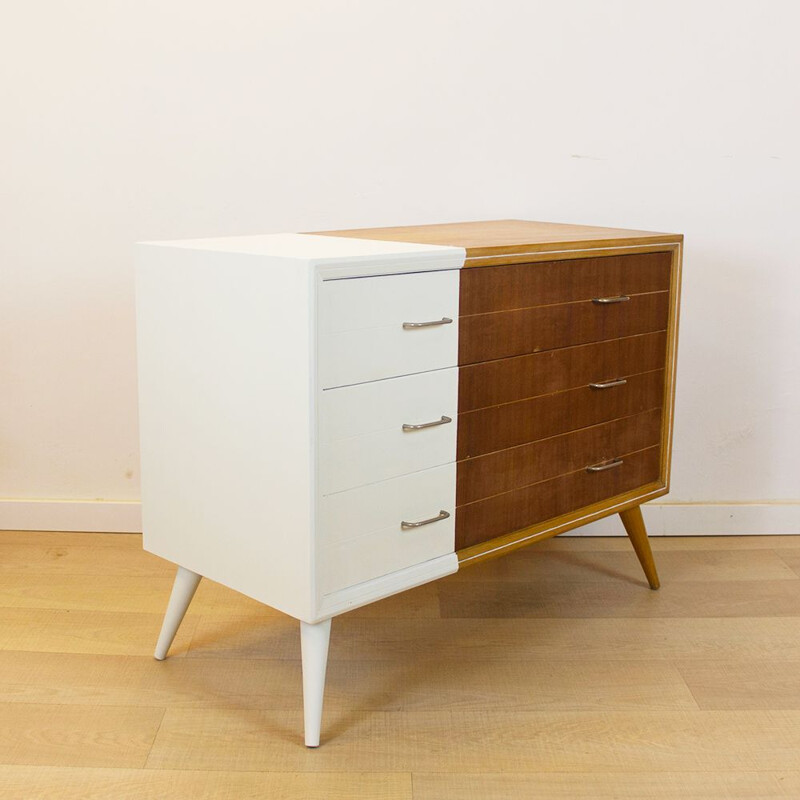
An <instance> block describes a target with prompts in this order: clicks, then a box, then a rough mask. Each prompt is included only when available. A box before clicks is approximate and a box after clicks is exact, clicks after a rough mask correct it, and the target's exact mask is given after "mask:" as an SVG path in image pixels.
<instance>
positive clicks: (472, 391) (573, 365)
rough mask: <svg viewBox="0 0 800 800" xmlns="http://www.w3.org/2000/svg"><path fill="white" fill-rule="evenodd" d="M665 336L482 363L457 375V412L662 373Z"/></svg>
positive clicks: (631, 338)
mask: <svg viewBox="0 0 800 800" xmlns="http://www.w3.org/2000/svg"><path fill="white" fill-rule="evenodd" d="M666 355H667V336H666V332H664V331H660V332H657V333H645V334H641V335H639V336H629V337H626V338H624V339H611V340H609V341H604V342H597V343H595V344H586V345H580V346H578V347H565V348H562V349H559V350H548V351H546V352H543V353H533V354H531V355H526V356H516V357H515V358H503V359H499V360H497V361H484V362H483V363H480V364H471V365H468V366H464V367H461V368H460V369H459V371H458V410H459V412H465V411H475V410H476V409H479V408H486V407H487V406H494V405H500V404H502V403H511V402H514V401H515V400H524V399H526V398H528V397H537V396H539V395H542V394H551V393H553V392H558V391H563V390H564V389H574V388H577V387H579V386H587V385H588V384H590V383H597V382H600V381H604V380H608V379H609V378H611V377H614V378H625V377H628V376H630V375H635V374H638V373H641V372H650V371H651V370H655V369H663V368H664V364H665V360H666Z"/></svg>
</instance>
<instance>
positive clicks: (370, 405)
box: [319, 368, 458, 494]
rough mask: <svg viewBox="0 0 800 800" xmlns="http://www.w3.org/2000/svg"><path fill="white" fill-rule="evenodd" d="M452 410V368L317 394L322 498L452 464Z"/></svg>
mask: <svg viewBox="0 0 800 800" xmlns="http://www.w3.org/2000/svg"><path fill="white" fill-rule="evenodd" d="M457 405H458V370H457V369H456V368H452V369H443V370H435V371H433V372H423V373H420V374H419V375H407V376H405V377H403V378H392V379H390V380H385V381H375V382H372V383H362V384H359V385H357V386H346V387H342V388H339V389H330V390H329V391H326V392H322V396H321V398H320V427H319V432H320V433H319V435H320V451H319V453H320V455H319V459H320V466H319V476H320V486H321V489H322V493H323V494H331V493H333V492H341V491H344V490H346V489H352V488H354V487H356V486H361V485H363V484H366V483H375V482H376V481H383V480H387V479H389V478H393V477H396V476H398V475H404V474H406V473H409V472H418V471H419V470H423V469H428V468H429V467H434V466H437V465H439V464H446V463H448V462H452V461H455V456H456V428H457V421H458V414H457V410H456V409H457ZM447 420H449V422H448V421H447ZM404 425H426V426H428V427H422V428H418V429H404V428H403V426H404Z"/></svg>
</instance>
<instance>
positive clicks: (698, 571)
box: [447, 540, 800, 585]
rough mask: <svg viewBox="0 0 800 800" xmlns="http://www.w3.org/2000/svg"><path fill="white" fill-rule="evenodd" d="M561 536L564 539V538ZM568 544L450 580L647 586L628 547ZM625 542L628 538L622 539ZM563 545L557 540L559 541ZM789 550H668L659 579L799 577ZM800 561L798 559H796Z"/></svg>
mask: <svg viewBox="0 0 800 800" xmlns="http://www.w3.org/2000/svg"><path fill="white" fill-rule="evenodd" d="M563 541H565V540H562V542H563ZM572 541H573V540H570V541H569V542H568V545H569V549H567V548H565V547H564V546H562V547H560V548H559V549H557V550H542V549H540V548H538V547H530V548H528V549H526V550H519V551H516V552H514V553H509V555H508V556H506V557H503V558H495V559H491V560H489V561H484V562H479V563H477V564H475V565H474V566H470V567H468V568H465V569H463V570H461V571H459V572H458V573H456V574H455V575H452V576H449V577H448V579H447V581H448V583H461V582H465V583H470V582H473V581H484V580H525V581H537V582H539V581H542V580H546V581H549V582H553V583H555V582H558V583H582V584H583V583H587V582H592V581H594V582H604V583H606V582H608V580H609V578H612V579H613V580H614V581H619V582H625V583H628V584H635V585H646V584H645V581H644V577H643V574H642V568H641V566H639V561H638V560H637V558H636V555H635V554H634V552H633V548H632V547H631V546H630V544H629V545H628V547H627V548H626V549H624V550H620V551H610V552H609V551H598V550H595V551H591V550H590V551H579V550H575V549H574V548H573V546H572ZM626 541H627V540H626ZM560 544H561V542H560ZM792 552H793V551H791V550H784V551H780V552H776V551H774V550H667V551H665V552H660V553H659V555H658V562H657V566H658V574H659V577H660V578H661V580H662V583H664V584H667V585H672V584H675V583H683V582H697V581H706V582H708V581H711V582H716V581H774V580H794V581H796V580H798V574H797V573H796V572H795V571H794V570H793V569H792V567H791V566H790V565H789V564H787V562H786V560H785V559H786V555H787V554H789V553H792ZM798 565H800V559H798Z"/></svg>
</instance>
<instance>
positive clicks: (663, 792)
mask: <svg viewBox="0 0 800 800" xmlns="http://www.w3.org/2000/svg"><path fill="white" fill-rule="evenodd" d="M787 777H788V776H787V775H786V774H784V773H780V772H746V771H740V770H725V771H722V772H710V771H707V770H704V771H695V772H678V771H673V772H660V773H658V774H657V775H653V774H650V773H647V772H642V773H636V772H622V771H619V772H615V771H609V772H592V773H580V774H577V775H576V774H573V773H569V772H553V773H537V774H535V775H534V774H530V773H528V774H525V773H505V774H501V775H498V774H495V773H488V774H485V775H458V774H452V773H442V772H432V773H415V774H414V800H509V798H534V797H535V798H540V800H643V798H646V800H723V798H724V800H765V798H779V797H784V798H785V797H796V795H795V794H792V793H791V790H792V787H791V786H790V785H787V784H789V783H790V782H792V784H793V785H794V786H798V785H800V781H797V778H796V777H795V776H794V774H792V776H791V777H790V778H788V779H787Z"/></svg>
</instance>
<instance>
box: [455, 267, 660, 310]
mask: <svg viewBox="0 0 800 800" xmlns="http://www.w3.org/2000/svg"><path fill="white" fill-rule="evenodd" d="M670 261H671V254H670V253H668V252H664V253H645V254H634V255H627V256H601V257H596V258H579V259H568V260H564V261H543V262H539V263H533V264H525V263H523V264H512V265H508V266H499V267H477V268H475V269H470V270H466V271H465V272H463V273H462V274H461V280H460V281H459V314H461V315H462V316H469V315H471V314H487V313H491V312H495V311H512V310H515V309H519V308H530V307H533V306H548V305H556V304H558V303H572V302H575V301H577V300H590V299H591V298H593V297H617V296H620V295H631V294H646V293H648V292H665V291H667V290H668V289H669V277H670Z"/></svg>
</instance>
